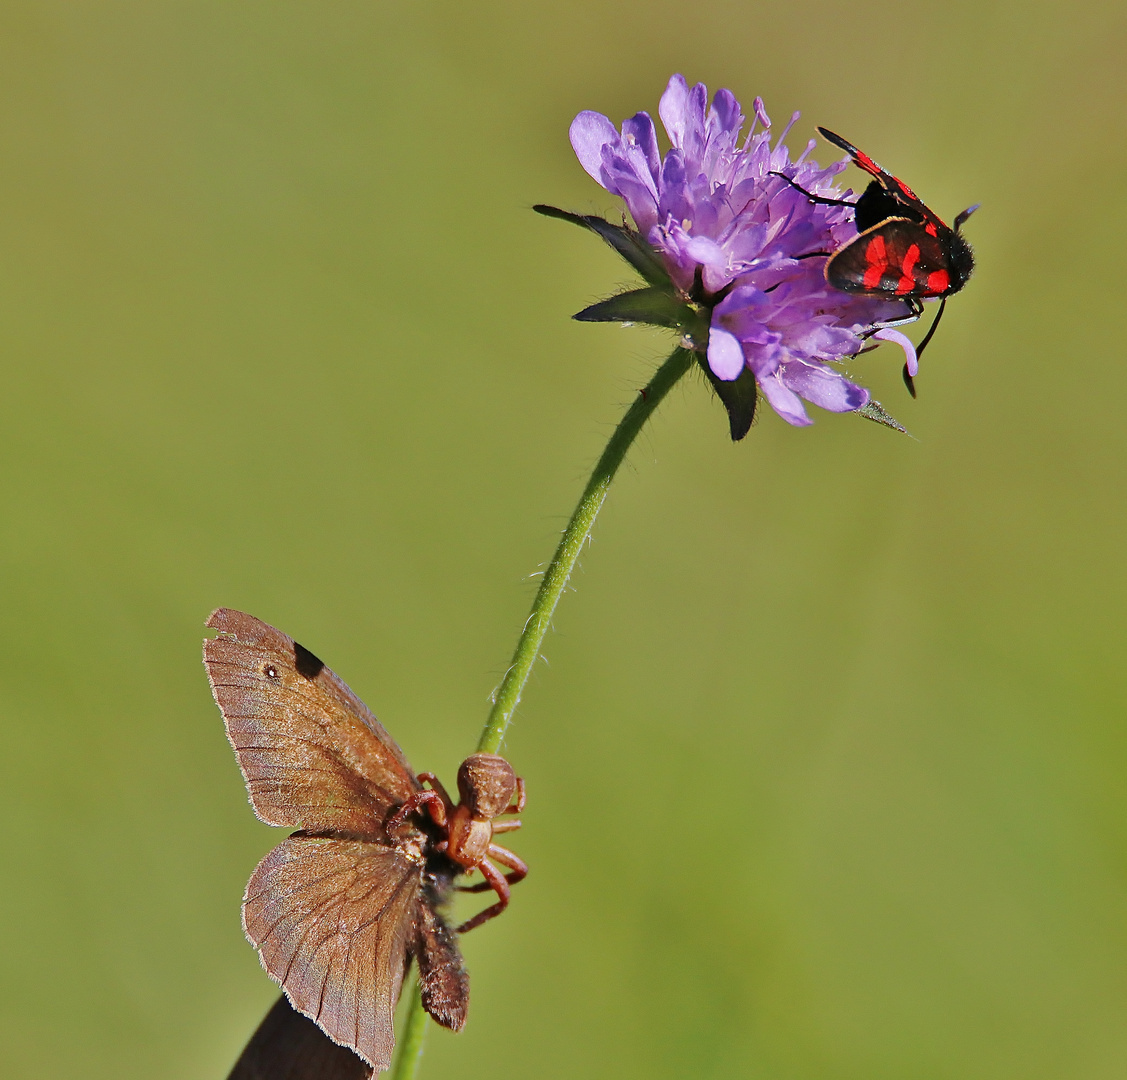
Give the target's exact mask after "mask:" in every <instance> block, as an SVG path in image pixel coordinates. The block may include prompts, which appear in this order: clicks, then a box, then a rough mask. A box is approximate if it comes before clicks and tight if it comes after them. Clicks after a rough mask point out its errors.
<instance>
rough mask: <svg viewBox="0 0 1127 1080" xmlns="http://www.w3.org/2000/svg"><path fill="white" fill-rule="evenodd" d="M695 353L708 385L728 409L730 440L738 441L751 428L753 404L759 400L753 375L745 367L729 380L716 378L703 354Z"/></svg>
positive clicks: (753, 416) (753, 418)
mask: <svg viewBox="0 0 1127 1080" xmlns="http://www.w3.org/2000/svg"><path fill="white" fill-rule="evenodd" d="M695 355H696V358H697V363H698V364H700V369H701V371H703V372H704V376H705V378H706V379H708V382H709V385H710V386H711V387H712V389H713V390H715V391H716V396H717V397H718V398H719V399H720V403H721V404H722V405H723V406H724V408H725V409H727V410H728V431H729V433H730V434H731V436H732V442H739V441H740V439H742V438H743V437H744V436H745V435H746V434H747V433H748V432H749V431H750V430H751V425H752V423H753V422H754V420H755V406H756V404H757V402H758V400H759V391H758V389H757V388H756V385H755V375H754V374H752V372H751V369H750V368H746V367H745V368H744V369H743V371H741V372H740V374H739V376H738V377H737V378H735V379H732V380H731V381H730V382H729V381H725V380H724V379H718V378H717V377H716V374H715V373H714V372H713V370H712V368H710V367H709V366H708V359H707V357H706V356H705V354H704V353H699V352H698V353H696V354H695Z"/></svg>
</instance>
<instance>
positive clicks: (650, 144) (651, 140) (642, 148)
mask: <svg viewBox="0 0 1127 1080" xmlns="http://www.w3.org/2000/svg"><path fill="white" fill-rule="evenodd" d="M622 141H623V142H625V143H626V144H628V145H629V146H632V147H634V148H635V149H636V150H637V151H638V152H640V153H641V155H642V157H643V158H644V160H645V163H646V168H647V169H648V170H649V173H650V176H652V177H653V178H654V181H655V182H656V180H657V178H658V174H659V172H660V169H661V158H660V157H659V156H658V152H657V129H656V128H655V127H654V122H653V120H652V119H651V118H650V114H649V113H647V112H640V113H635V114H634V115H633V116H632V117H630V119H629V120H623V121H622Z"/></svg>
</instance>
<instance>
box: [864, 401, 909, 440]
mask: <svg viewBox="0 0 1127 1080" xmlns="http://www.w3.org/2000/svg"><path fill="white" fill-rule="evenodd" d="M853 413H854V415H856V416H863V417H864V418H865V419H866V420H872V422H873V423H874V424H883V425H884V426H885V427H889V428H892V430H893V431H899V432H900V434H901V435H907V436H908V438H909V439H911V438H914V436H913V435H912V433H911V432H910V431H909V430H908V429H907V428H906V427H905V426H904V425H903V424H902V423H900V421H899V420H897V419H896V417H895V416H893V415H892V414H891V413H889V412H886V411H885V408H884V406H883V405H882V404H881V403H880V402H879V401H877V399H876V398H869V403H868V404H867V405H862V406H861V408H859V409H854V410H853Z"/></svg>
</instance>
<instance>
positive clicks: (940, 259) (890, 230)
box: [826, 218, 951, 299]
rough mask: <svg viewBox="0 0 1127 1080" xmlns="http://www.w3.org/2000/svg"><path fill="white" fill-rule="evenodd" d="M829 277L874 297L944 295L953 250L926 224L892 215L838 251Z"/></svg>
mask: <svg viewBox="0 0 1127 1080" xmlns="http://www.w3.org/2000/svg"><path fill="white" fill-rule="evenodd" d="M826 280H827V281H828V282H829V283H830V284H831V285H832V286H833V287H834V288H835V289H841V290H843V291H844V292H851V293H862V294H864V295H868V296H881V297H914V298H915V299H927V298H930V297H935V296H943V295H944V294H946V293H948V292H950V291H951V277H950V272H949V253H948V251H947V250H946V249H945V248H944V246H943V244H942V243H941V241H940V239H939V238H938V237H936V236H934V235H932V233H931V232H929V231H928V229H927V228H926V226H924V225H921V224H920V223H919V222H915V221H911V220H909V219H907V218H889V219H888V220H886V221H883V222H881V223H880V224H879V225H874V226H873V227H872V228H870V229H867V230H866V231H865V232H863V233H861V234H860V235H859V236H858V237H857V238H856V239H855V240H852V241H850V242H849V243H848V244H846V246H845V247H843V248H842V249H841V250H840V251H838V252H837V253H836V254H834V255H833V256H832V257H831V258H830V260H829V262H828V263H827V264H826Z"/></svg>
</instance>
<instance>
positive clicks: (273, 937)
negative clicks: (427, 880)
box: [243, 835, 422, 1069]
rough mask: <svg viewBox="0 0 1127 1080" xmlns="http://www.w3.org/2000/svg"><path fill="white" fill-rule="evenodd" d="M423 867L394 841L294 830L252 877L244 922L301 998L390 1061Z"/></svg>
mask: <svg viewBox="0 0 1127 1080" xmlns="http://www.w3.org/2000/svg"><path fill="white" fill-rule="evenodd" d="M421 887H422V869H421V867H420V866H419V865H418V864H416V863H415V862H414V861H412V860H411V859H409V858H407V857H406V856H404V855H403V854H401V853H400V852H399V851H398V850H397V849H396V848H393V847H384V846H381V845H379V844H371V843H367V842H364V841H360V840H337V839H331V838H324V837H311V836H302V835H295V836H291V837H290V838H289V839H288V840H284V841H283V842H282V843H281V844H279V845H278V846H277V847H276V848H275V849H274V850H273V851H271V852H270V854H269V855H267V856H266V858H265V859H263V860H262V862H261V863H259V865H258V869H257V870H255V872H254V875H253V876H252V877H251V879H250V882H249V883H248V884H247V891H246V899H245V901H244V903H243V926H244V928H245V930H246V934H247V937H248V938H249V939H250V940H251V942H252V943H253V944H254V945H255V946H256V947H257V949H258V951H259V955H260V956H261V958H262V965H263V967H265V968H266V970H267V972H268V973H269V974H270V976H271V977H272V978H273V979H275V980H276V981H277V982H279V983H280V984H281V986H282V989H283V990H284V991H285V993H286V996H287V997H288V998H289V999H290V1001H291V1002H292V1003H293V1005H294V1008H296V1009H297V1010H298V1011H300V1012H302V1013H304V1014H305V1015H306V1016H308V1017H310V1018H311V1019H312V1020H314V1021H316V1022H317V1024H318V1025H319V1026H320V1027H321V1028H322V1029H323V1030H324V1031H325V1032H326V1034H328V1035H329V1036H330V1037H331V1038H332V1039H334V1040H336V1041H337V1042H339V1043H342V1044H343V1045H345V1046H348V1047H351V1048H352V1049H354V1050H355V1051H356V1052H357V1053H358V1054H360V1055H362V1056H363V1057H364V1058H365V1060H367V1061H368V1062H370V1063H371V1064H372V1065H373V1066H375V1068H377V1069H386V1068H387V1067H388V1065H389V1064H390V1062H391V1052H392V1049H393V1047H394V1045H395V1027H394V1019H395V1003H396V1001H397V1000H398V999H399V990H400V986H401V984H402V982H403V974H404V971H405V969H406V965H407V950H408V947H409V945H410V944H411V942H412V938H413V935H414V934H415V922H416V918H415V916H416V905H417V903H418V898H419V891H420V889H421Z"/></svg>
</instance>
